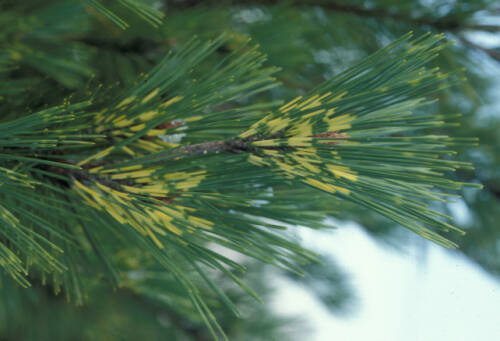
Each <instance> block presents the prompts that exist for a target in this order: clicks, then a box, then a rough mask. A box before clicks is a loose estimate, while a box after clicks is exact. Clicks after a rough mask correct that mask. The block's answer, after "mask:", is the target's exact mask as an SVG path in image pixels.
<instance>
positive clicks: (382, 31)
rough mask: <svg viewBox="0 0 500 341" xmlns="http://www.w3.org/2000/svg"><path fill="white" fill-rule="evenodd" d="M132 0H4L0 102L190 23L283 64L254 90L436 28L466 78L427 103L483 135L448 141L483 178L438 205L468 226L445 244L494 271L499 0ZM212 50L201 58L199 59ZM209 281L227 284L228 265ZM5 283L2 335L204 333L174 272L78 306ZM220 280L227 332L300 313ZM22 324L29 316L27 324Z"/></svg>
mask: <svg viewBox="0 0 500 341" xmlns="http://www.w3.org/2000/svg"><path fill="white" fill-rule="evenodd" d="M130 3H131V2H129V1H102V2H101V1H98V0H85V1H84V0H67V1H56V0H46V1H43V2H42V1H25V2H24V1H23V2H22V4H19V1H13V0H4V1H2V2H1V3H0V27H1V29H0V97H1V98H2V99H3V100H2V101H0V110H1V112H2V115H4V117H6V118H9V117H16V115H19V113H21V112H23V113H24V112H26V111H35V110H39V109H40V108H44V107H48V106H51V105H57V104H58V103H60V102H61V99H63V98H66V97H68V96H72V97H82V98H83V97H85V96H87V95H88V94H89V93H92V94H95V93H96V92H99V93H106V92H107V93H110V94H113V93H117V92H119V91H120V90H122V89H123V88H126V87H128V86H130V85H131V84H133V83H134V82H135V81H136V80H137V77H138V76H139V75H140V74H141V73H143V72H146V71H147V70H149V69H150V68H151V67H152V66H153V65H155V64H156V63H157V62H158V60H159V59H160V58H161V57H162V56H163V55H164V54H165V51H167V50H169V49H173V50H174V51H175V50H176V49H177V48H178V47H179V46H182V44H183V43H185V42H187V41H188V40H189V39H191V38H192V37H193V36H195V35H196V36H198V37H200V38H202V39H211V38H214V37H216V36H217V35H219V34H220V33H221V32H228V33H229V34H230V37H231V38H230V40H229V42H228V43H226V44H225V45H224V46H223V47H221V48H219V50H218V54H219V55H225V54H227V53H228V52H230V51H231V50H232V49H234V48H236V46H238V44H239V43H241V42H242V41H245V40H247V39H248V38H251V39H252V41H253V43H254V44H258V45H260V49H261V50H262V51H263V52H264V53H266V54H267V55H268V62H267V63H268V65H269V66H278V67H281V68H282V71H281V72H279V73H278V74H277V77H278V79H279V80H280V81H281V82H282V84H283V86H282V87H280V88H275V89H272V90H270V91H269V92H267V93H266V94H264V95H262V96H263V99H281V98H291V97H292V96H296V95H297V94H301V93H304V92H306V91H308V90H309V89H311V88H312V87H313V86H315V85H317V84H319V83H320V82H322V81H324V80H325V79H327V78H329V77H331V76H332V75H334V74H336V73H338V72H339V71H341V70H344V69H345V68H347V67H349V66H350V65H352V64H353V63H354V62H355V61H356V60H359V59H360V58H362V57H364V56H366V55H368V54H370V53H372V52H374V51H376V50H377V49H379V48H381V47H382V46H384V45H386V44H387V43H388V42H390V41H391V40H393V39H395V38H397V37H399V36H401V35H402V34H404V33H406V32H408V31H410V30H412V31H414V32H415V33H416V35H419V34H421V33H424V32H427V31H431V32H434V33H440V32H443V33H445V34H446V36H447V37H448V39H452V40H455V41H456V43H455V44H454V45H453V46H452V47H450V48H449V49H447V50H446V51H444V52H443V53H442V54H441V55H440V57H439V58H438V59H436V60H435V61H434V63H435V64H436V65H437V66H439V67H440V68H441V69H442V70H443V71H455V72H458V73H459V74H460V75H461V76H462V77H463V78H466V79H467V81H464V82H462V83H461V84H460V85H458V86H455V87H453V88H451V89H447V90H446V91H445V92H442V93H441V94H440V101H439V102H438V103H436V104H434V105H433V106H431V107H430V108H429V107H426V110H432V111H433V112H434V113H438V112H447V113H453V112H457V113H462V114H463V117H462V122H461V123H462V124H461V126H460V127H453V128H449V129H453V131H450V132H445V133H447V134H450V135H451V134H452V135H454V136H463V137H470V136H477V137H479V138H480V141H481V144H480V147H473V148H470V147H464V148H463V149H461V150H458V158H459V159H462V160H468V161H472V162H473V163H474V164H475V166H476V170H475V171H468V172H465V171H462V172H459V173H457V174H456V177H457V178H459V179H460V180H463V181H471V182H477V183H481V184H483V185H484V186H485V189H484V190H483V191H475V190H469V189H464V190H463V193H462V195H463V200H459V201H458V203H457V204H453V205H445V206H443V207H441V209H442V210H443V211H444V212H447V213H448V214H450V215H452V216H455V217H456V218H457V220H456V223H457V225H458V226H459V227H461V228H462V229H464V230H465V231H466V232H467V234H466V235H465V236H463V237H459V236H455V235H453V236H450V237H452V238H455V239H454V241H455V242H457V243H458V244H459V245H460V248H459V249H458V250H453V251H450V252H461V253H463V254H464V255H466V256H467V257H469V258H470V259H471V260H472V261H474V262H476V263H477V264H478V265H479V266H481V267H482V268H483V269H485V270H486V271H488V272H489V273H491V274H493V275H495V276H500V228H499V227H498V225H497V222H498V221H500V209H499V200H500V174H499V173H500V135H499V134H498V131H499V129H500V112H499V111H500V103H499V99H500V84H499V83H498V79H499V76H500V3H498V2H497V1H494V0H467V1H466V0H420V1H413V0H366V1H362V0H351V1H347V0H346V1H342V0H336V1H328V0H301V1H269V0H266V1H263V0H262V1H258V0H253V1H224V0H217V1H196V0H185V1H183V0H176V1H175V0H172V1H161V0H150V1H149V0H144V1H134V2H133V3H139V4H140V5H141V6H145V5H146V6H145V7H143V8H145V12H144V15H143V16H142V17H141V16H137V15H135V14H134V13H133V11H131V10H130V6H128V5H130ZM127 4H128V5H127ZM100 5H101V6H103V7H102V8H101V7H99V6H100ZM104 5H105V7H104ZM107 10H109V11H111V13H116V16H117V18H121V19H120V21H118V22H116V21H113V20H110V18H109V17H108V16H107V15H106V12H105V11H107ZM162 16H164V17H163V20H161V17H162ZM160 20H161V22H160ZM120 26H123V27H120ZM123 28H125V29H123ZM210 63H211V61H207V63H206V72H209V67H210ZM7 79H8V82H7ZM21 94H22V95H21ZM26 99H29V100H28V101H27V100H26ZM442 132H443V131H441V133H442ZM345 208H346V209H344V208H343V207H338V208H336V210H337V211H339V212H346V213H342V214H341V216H340V217H341V218H342V219H345V220H355V221H357V222H359V223H360V224H361V225H362V226H363V228H364V229H366V231H368V232H369V233H370V234H371V235H372V236H373V237H374V238H376V240H378V241H381V242H383V243H386V244H388V245H393V246H396V247H401V248H404V246H405V245H406V243H414V242H417V240H418V242H420V240H419V239H417V237H415V236H413V235H410V234H409V233H407V232H406V230H403V229H396V228H395V225H394V223H392V222H389V221H388V220H386V219H383V218H381V217H379V216H377V215H374V214H372V213H370V212H366V211H363V210H361V209H359V208H356V209H352V207H345ZM337 218H338V216H337ZM248 265H249V268H250V269H251V270H250V271H249V273H248V274H247V275H245V276H246V279H247V280H248V281H249V283H250V284H251V286H252V287H253V288H255V289H256V291H257V292H258V293H259V295H260V296H261V297H262V298H263V300H264V301H266V298H267V297H269V296H270V295H271V293H272V285H270V282H272V280H273V276H276V275H277V274H276V270H270V269H267V268H266V267H263V266H260V265H257V264H253V263H251V262H249V264H248ZM307 270H308V273H309V276H307V277H305V278H298V277H295V276H293V275H286V276H288V277H289V278H292V279H293V280H296V281H298V282H299V283H303V284H304V285H307V286H308V288H310V289H311V290H312V291H313V292H314V293H315V294H316V295H317V296H318V297H319V298H320V299H321V301H322V302H324V304H325V305H327V306H328V307H329V308H330V310H331V311H332V312H334V313H345V312H348V311H350V309H349V307H350V306H351V305H352V302H353V300H355V299H354V297H355V294H354V292H355V288H352V287H351V286H350V285H349V280H348V279H347V278H346V276H345V275H344V273H343V270H342V269H341V267H339V266H338V265H336V264H335V261H334V260H332V259H327V258H325V259H324V262H322V263H319V264H313V265H311V266H310V268H308V269H307ZM282 275H283V274H282ZM131 278H132V279H133V274H131ZM219 282H220V283H219V284H220V285H221V286H222V287H224V285H225V284H224V283H225V281H224V279H223V278H220V279H219ZM1 283H2V285H3V286H4V288H5V289H6V290H2V295H3V296H2V297H1V301H2V304H1V305H0V307H1V308H2V309H4V311H0V339H1V340H137V339H140V338H145V339H147V340H156V339H166V340H208V339H210V338H209V334H208V333H207V332H206V330H205V327H204V325H203V321H200V320H199V318H198V317H197V315H196V313H195V312H194V311H192V309H189V308H187V306H186V308H185V309H180V308H179V307H181V306H182V304H183V303H182V300H181V299H180V300H179V301H177V302H176V301H175V300H167V299H166V298H165V297H162V295H161V291H162V290H167V291H169V292H175V290H176V287H175V286H176V285H175V282H174V281H169V280H168V279H166V280H163V281H161V284H158V283H155V282H154V281H151V283H149V282H148V283H144V285H147V286H149V287H150V288H154V287H156V289H157V292H158V296H157V297H147V296H146V297H145V296H143V295H138V293H137V292H131V291H127V290H126V289H123V290H118V292H117V293H114V294H112V295H110V293H109V292H108V291H107V290H106V289H104V288H100V289H99V287H96V289H95V290H96V292H95V295H92V298H90V301H89V302H90V303H89V304H88V305H86V306H84V307H73V306H71V305H67V304H65V303H66V301H65V298H64V296H63V295H55V294H54V291H53V288H47V287H45V286H42V285H41V283H39V284H38V285H35V286H34V287H33V288H30V289H19V288H17V287H15V286H14V284H13V283H11V281H10V280H9V279H7V278H2V280H1ZM228 285H229V284H228ZM226 286H227V285H226ZM20 290H28V291H29V294H28V295H25V294H20V293H19V291H20ZM177 290H178V288H177ZM227 290H228V291H229V296H230V297H231V298H233V299H234V300H235V302H237V304H238V306H239V307H241V309H242V310H243V315H244V316H243V317H244V319H238V318H235V317H233V315H232V314H231V312H230V311H229V310H228V309H227V308H225V307H224V306H221V307H220V309H215V311H216V314H217V315H218V316H217V317H218V318H219V320H220V322H221V324H222V326H223V328H224V329H225V330H226V331H227V333H228V336H229V337H230V338H232V339H234V340H273V339H275V340H282V339H288V338H287V337H286V336H285V335H290V328H292V327H291V326H294V328H298V327H297V326H298V325H300V324H297V323H296V322H297V321H289V320H284V319H281V318H279V317H277V316H274V315H273V314H272V311H270V310H269V307H268V306H267V305H265V304H264V305H262V304H260V303H258V302H256V301H255V300H254V299H253V298H251V297H247V296H246V295H242V294H241V292H239V291H238V290H237V289H236V288H235V287H234V288H231V287H228V288H227ZM231 290H232V291H231ZM207 295H209V294H208V293H207ZM174 296H175V295H174ZM174 306H175V309H174V308H173V307H174ZM292 322H293V323H292ZM27 325H29V326H30V328H25V327H26V326H27ZM138 326H140V328H138ZM287 333H288V334H287Z"/></svg>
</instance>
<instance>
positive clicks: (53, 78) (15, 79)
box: [0, 0, 480, 340]
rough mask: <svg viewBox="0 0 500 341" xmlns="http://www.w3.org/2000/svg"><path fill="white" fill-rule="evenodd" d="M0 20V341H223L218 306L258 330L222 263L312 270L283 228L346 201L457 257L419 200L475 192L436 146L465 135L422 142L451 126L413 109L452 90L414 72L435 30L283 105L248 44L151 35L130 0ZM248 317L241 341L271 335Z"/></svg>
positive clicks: (453, 74)
mask: <svg viewBox="0 0 500 341" xmlns="http://www.w3.org/2000/svg"><path fill="white" fill-rule="evenodd" d="M190 3H191V2H190V1H185V2H184V3H183V5H184V6H191V5H192V4H190ZM243 3H244V2H243ZM0 8H2V14H1V15H0V25H1V27H2V31H1V32H0V42H1V45H0V79H1V80H2V82H1V84H2V86H1V87H0V96H1V97H0V108H2V113H3V114H2V118H1V120H0V178H1V179H2V182H1V185H0V186H1V190H0V212H1V214H0V233H1V236H0V265H1V267H2V270H3V271H2V274H1V277H0V280H1V283H2V299H1V300H0V307H2V309H0V311H1V310H3V312H0V337H4V335H5V338H6V339H9V338H14V339H15V338H16V337H19V338H21V339H30V338H32V339H41V338H40V335H42V334H43V335H46V337H47V339H55V338H58V337H59V338H61V339H82V340H87V339H102V340H109V339H112V338H117V339H120V338H124V337H125V338H128V339H138V338H139V337H148V338H149V339H159V338H160V337H163V338H165V335H169V336H167V339H182V337H184V338H187V339H193V340H195V339H203V338H204V337H205V336H206V335H207V332H208V333H209V334H210V335H211V336H212V337H213V338H225V337H226V336H225V332H224V329H225V328H223V327H221V326H220V325H221V324H220V323H219V322H218V321H222V325H223V326H225V325H228V324H226V323H224V319H225V318H227V317H226V316H228V315H227V314H226V312H230V313H231V314H233V315H234V316H240V315H241V314H240V312H239V310H242V309H245V308H247V307H248V308H247V309H253V310H252V311H254V312H258V314H262V316H263V317H265V316H266V312H265V311H263V309H262V307H260V308H259V307H258V305H254V304H252V303H250V302H248V300H246V299H244V298H243V299H242V298H241V297H240V296H241V293H242V292H246V294H247V295H248V297H252V296H253V298H254V299H255V300H257V301H258V300H260V298H259V296H260V294H261V293H263V292H260V291H258V290H254V289H253V288H252V285H249V284H247V283H245V281H244V280H242V278H243V277H244V276H247V277H249V280H250V281H251V278H252V277H251V274H250V275H245V271H246V270H247V266H246V265H247V264H245V260H241V259H240V258H235V257H234V256H233V255H232V253H231V252H232V251H236V252H237V253H238V254H241V255H244V256H247V257H248V258H249V259H255V260H258V261H259V262H263V263H268V264H272V265H274V266H276V267H280V268H283V269H285V270H287V271H290V272H292V273H295V274H298V275H302V274H303V273H304V268H305V267H307V266H308V264H310V263H311V262H315V261H317V260H318V258H319V256H318V255H316V254H315V253H314V252H312V251H311V250H307V249H304V248H303V247H302V246H300V244H299V243H297V241H295V240H294V239H293V237H292V236H291V233H293V226H295V225H302V226H307V227H311V228H328V227H329V226H328V225H326V224H325V223H324V218H325V217H326V216H327V215H333V216H335V215H340V214H343V212H341V209H343V208H344V207H346V206H345V205H347V206H348V207H362V208H365V209H368V210H370V211H372V212H375V213H377V214H378V215H380V216H383V217H385V218H388V219H390V220H392V221H393V222H395V223H397V224H398V225H400V226H403V227H405V228H407V229H409V230H411V231H413V232H415V233H417V234H418V235H420V236H422V237H424V238H427V239H429V240H431V241H433V242H435V243H437V244H440V245H442V246H444V247H449V248H454V247H456V246H457V245H456V243H455V242H453V241H450V239H449V238H448V236H449V234H448V232H449V231H452V233H458V234H462V233H463V232H462V231H461V230H460V229H459V228H456V227H455V226H454V225H453V224H452V223H451V222H450V221H449V219H448V217H447V216H446V215H445V214H443V213H441V212H440V211H438V210H436V209H434V208H432V206H431V204H430V203H435V202H441V203H445V202H449V201H450V200H451V199H453V198H455V197H456V192H457V191H458V190H461V189H462V188H463V187H464V186H471V187H480V185H477V184H473V183H467V181H466V180H463V179H460V178H457V177H455V176H453V175H452V174H451V172H454V171H458V172H465V173H466V172H470V171H471V170H472V169H473V168H472V166H471V165H470V163H468V162H466V161H462V160H456V158H455V155H454V154H455V152H454V149H455V148H457V147H460V146H463V145H475V144H476V141H477V139H475V138H473V137H470V136H466V137H450V136H447V135H445V134H437V133H435V132H436V131H438V130H443V129H445V128H447V127H455V126H457V124H458V120H459V118H458V117H459V115H457V114H454V113H448V112H442V113H441V114H439V115H435V114H429V113H428V110H429V109H428V108H429V107H430V106H433V105H435V100H434V98H435V96H436V93H438V92H440V91H441V92H442V91H445V90H446V89H448V88H449V87H450V86H456V85H457V84H458V83H460V82H462V74H461V71H460V70H457V71H450V72H446V71H440V70H439V68H438V67H434V66H433V65H432V63H433V62H434V61H435V59H436V58H437V56H438V54H439V53H444V54H446V53H447V49H448V46H449V45H450V43H448V42H446V40H445V38H444V35H443V34H430V33H429V34H419V35H417V36H416V37H415V36H414V34H413V33H412V32H410V33H407V34H404V35H402V36H401V37H400V38H398V39H396V40H394V41H392V42H390V43H387V44H385V47H383V48H381V49H379V50H378V51H376V52H374V53H373V54H371V55H369V56H367V57H365V58H362V59H360V60H359V61H357V62H356V63H354V64H353V65H351V67H349V68H348V69H346V70H344V71H343V72H340V73H338V74H336V75H334V76H332V77H331V78H330V79H328V80H326V81H324V82H317V84H316V85H314V86H310V87H309V86H307V87H306V86H304V91H302V92H300V91H297V90H295V93H294V91H293V89H294V86H293V85H294V84H297V83H300V82H301V80H300V78H299V77H297V79H294V78H293V74H294V72H293V71H292V72H291V73H287V72H290V71H287V70H286V69H285V70H283V71H281V70H280V68H277V67H275V66H272V65H270V62H269V61H268V60H267V57H266V55H265V54H263V53H262V52H261V51H260V47H259V45H258V44H256V43H255V42H254V41H253V40H251V39H249V38H248V37H246V36H244V35H243V34H241V33H237V32H228V33H225V34H218V32H217V34H212V33H213V32H211V33H209V34H208V35H207V36H205V35H202V36H201V37H189V39H186V41H182V42H181V43H180V42H177V41H172V40H171V41H169V40H165V38H164V31H163V30H162V29H160V28H158V27H162V25H166V26H168V25H176V23H175V22H174V23H169V22H167V19H164V14H163V13H162V12H161V11H159V10H157V9H155V8H154V7H152V6H150V5H148V4H147V3H146V2H141V1H137V0H117V1H112V2H104V1H99V0H86V1H83V0H82V1H62V2H61V1H47V2H44V3H43V4H38V3H36V2H33V3H31V2H26V3H21V4H20V3H16V2H10V1H7V2H5V3H4V4H2V5H0ZM356 9H357V11H358V12H359V8H358V7H354V8H350V10H351V11H353V10H354V11H355V10H356ZM167 13H168V12H167ZM382 14H383V15H386V16H389V14H388V13H386V12H383V13H382ZM195 18H196V16H195ZM164 21H165V23H164ZM201 23H202V22H200V21H198V24H201ZM183 24H185V23H183ZM429 24H430V23H429ZM450 25H451V24H450ZM102 28H105V29H106V35H103V34H99V29H102ZM440 28H441V29H443V30H445V29H447V27H440ZM186 32H187V33H186V35H188V36H189V35H191V34H190V33H191V32H189V31H186ZM108 35H109V36H110V37H112V38H111V39H110V38H109V37H108ZM147 37H149V38H150V40H149V41H148V40H147ZM113 39H116V41H114V40H113ZM120 39H121V40H120ZM181 40H184V39H181ZM158 42H163V44H158ZM113 44H116V46H114V48H113V49H110V46H113ZM158 56H162V57H161V58H159V57H158ZM271 62H272V60H271ZM280 72H282V73H284V74H285V75H286V76H285V77H284V79H283V77H282V78H280V80H281V81H282V82H283V83H285V84H284V85H283V84H281V83H280V81H278V80H277V79H276V77H278V75H279V73H280ZM298 92H300V93H298ZM292 94H293V95H292ZM284 230H292V231H291V232H289V231H284ZM245 259H246V258H245ZM254 285H256V286H259V283H258V281H257V283H254ZM27 287H33V288H32V289H26V288H27ZM112 289H116V290H115V291H113V290H112ZM52 293H54V295H55V296H53V294H52ZM62 297H64V299H61V298H62ZM235 301H237V302H238V304H236V303H235ZM74 305H83V306H85V307H89V308H87V309H89V310H88V312H87V313H86V314H85V313H84V314H80V315H78V314H76V313H74V311H75V310H74V309H75V308H74V307H73V306H74ZM250 307H251V308H250ZM159 309H161V310H162V311H163V312H164V314H165V316H166V317H165V318H164V319H165V320H166V321H168V322H165V321H163V320H162V318H161V316H163V315H160V317H158V315H155V314H154V313H153V312H154V311H155V310H159ZM35 310H40V311H46V312H47V313H48V314H52V313H55V314H57V315H58V316H60V318H61V319H64V321H68V324H67V325H66V326H61V327H60V328H61V331H55V332H54V334H50V333H51V331H44V329H43V327H41V326H39V325H43V324H44V320H43V319H41V318H40V316H37V315H36V314H35V315H31V314H29V313H28V315H30V316H33V321H30V322H28V320H29V319H26V324H28V323H30V325H31V324H33V325H36V326H38V327H36V328H34V329H33V330H32V331H23V330H19V329H18V328H19V327H18V326H19V325H18V324H17V323H15V322H13V321H19V320H21V319H23V316H24V314H26V313H27V312H30V311H35ZM124 312H126V313H124ZM247 314H248V313H247ZM243 315H245V314H243ZM115 319H116V320H115ZM158 319H160V324H161V323H162V321H163V324H164V325H166V326H165V328H164V329H159V328H157V325H158V322H157V320H158ZM264 320H265V319H262V320H260V321H259V323H260V324H258V326H257V327H255V326H252V325H251V324H249V325H247V326H246V328H248V334H245V335H246V337H249V336H248V335H252V334H253V335H252V337H255V339H265V338H266V336H265V335H268V334H265V333H266V332H267V331H269V330H272V329H273V328H274V327H275V326H274V325H272V323H277V324H279V323H281V322H280V321H276V320H273V322H272V323H271V322H270V323H268V324H267V325H266V324H265V323H264V322H265V321H264ZM100 321H102V322H100ZM245 321H246V320H245V319H243V320H242V321H241V322H240V324H239V328H240V329H243V328H245V327H242V326H243V325H245ZM249 323H250V322H249ZM252 327H253V328H252ZM85 329H87V331H86V332H85V333H86V334H85V335H82V334H81V331H82V330H85ZM236 329H237V328H236ZM62 330H64V331H62ZM226 331H227V330H226ZM30 332H32V333H33V334H29V333H30ZM260 332H262V333H263V334H262V335H260V334H258V333H260ZM231 333H236V334H235V335H238V334H237V331H236V332H235V331H232V330H230V331H229V334H231ZM58 334H59V336H55V335H58ZM60 335H64V336H62V337H61V336H60ZM239 335H241V334H239ZM236 337H237V336H236ZM259 337H260V338H259Z"/></svg>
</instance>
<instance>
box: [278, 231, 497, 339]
mask: <svg viewBox="0 0 500 341" xmlns="http://www.w3.org/2000/svg"><path fill="white" fill-rule="evenodd" d="M337 226H338V225H337ZM301 235H302V237H303V238H304V241H305V244H306V245H307V246H309V247H310V248H311V249H314V250H318V251H325V252H326V253H327V254H329V255H331V256H333V257H334V259H335V260H336V261H337V262H338V263H339V264H341V265H342V267H343V269H344V271H345V272H346V273H347V274H348V275H349V277H350V280H351V283H352V286H353V289H354V290H355V295H356V297H357V299H356V301H357V303H356V307H355V308H354V309H353V311H352V312H351V313H350V314H347V315H332V314H331V313H330V312H328V310H326V309H325V308H324V307H323V306H322V305H321V303H320V302H318V301H317V299H315V298H314V296H313V295H311V294H310V293H308V292H307V290H306V289H304V288H303V287H301V286H299V285H297V284H294V283H293V282H291V281H290V280H286V279H280V280H279V281H277V282H275V287H276V288H279V290H276V297H275V299H274V301H273V308H274V309H275V310H276V311H277V312H278V313H280V314H282V315H284V316H299V317H301V318H305V319H306V320H307V323H308V325H309V327H310V330H309V331H307V332H306V333H305V334H306V335H307V340H308V341H330V340H341V341H345V340H370V341H401V340H405V341H417V340H418V341H434V340H436V341H437V340H439V341H446V340H453V341H461V340H464V341H465V340H500V285H499V282H498V280H497V279H494V278H493V277H492V276H490V275H488V274H487V273H485V272H484V271H482V270H481V269H480V268H478V267H477V266H476V265H475V264H473V263H471V262H470V261H469V260H467V259H466V258H465V257H463V256H461V255H460V254H458V253H451V252H449V251H447V250H444V249H443V248H441V247H440V246H436V245H433V244H431V243H429V242H427V241H423V243H425V245H424V247H423V248H422V245H417V244H414V245H413V246H410V247H409V248H405V249H404V250H395V249H391V248H390V247H389V248H388V247H387V245H383V244H379V243H377V242H376V241H374V240H373V238H371V237H369V236H368V235H366V233H365V232H364V231H363V230H362V229H361V228H360V227H359V226H357V225H356V224H354V223H348V224H345V225H343V226H342V227H341V228H339V229H336V230H334V231H330V232H328V231H327V232H322V231H313V230H308V229H304V230H302V231H301ZM304 336H305V335H301V336H299V335H297V337H298V339H303V337H304Z"/></svg>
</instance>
